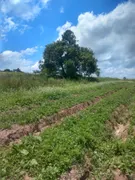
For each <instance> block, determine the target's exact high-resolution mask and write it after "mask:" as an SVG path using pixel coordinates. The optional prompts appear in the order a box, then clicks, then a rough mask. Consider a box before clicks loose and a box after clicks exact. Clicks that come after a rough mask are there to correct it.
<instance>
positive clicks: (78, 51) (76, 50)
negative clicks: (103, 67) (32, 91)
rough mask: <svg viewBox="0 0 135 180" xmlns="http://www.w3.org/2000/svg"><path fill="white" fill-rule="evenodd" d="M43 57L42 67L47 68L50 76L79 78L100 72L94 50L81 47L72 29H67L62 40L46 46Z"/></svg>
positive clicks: (42, 69)
mask: <svg viewBox="0 0 135 180" xmlns="http://www.w3.org/2000/svg"><path fill="white" fill-rule="evenodd" d="M43 59H44V61H43V62H40V69H41V71H44V70H45V71H46V73H47V75H48V76H58V75H59V76H62V77H64V78H77V77H78V76H87V77H88V76H90V75H91V74H93V73H97V72H99V69H98V68H97V60H96V59H95V57H94V53H93V51H92V50H91V49H88V48H84V47H79V45H78V44H77V42H76V37H75V35H74V33H73V32H72V31H71V30H67V31H66V32H65V33H64V34H63V35H62V39H61V40H58V41H56V42H53V43H51V44H49V45H47V46H46V48H45V50H44V53H43Z"/></svg>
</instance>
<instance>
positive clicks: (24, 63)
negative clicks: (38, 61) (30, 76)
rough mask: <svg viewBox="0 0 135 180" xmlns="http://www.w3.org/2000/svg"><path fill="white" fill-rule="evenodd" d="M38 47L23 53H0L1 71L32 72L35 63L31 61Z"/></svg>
mask: <svg viewBox="0 0 135 180" xmlns="http://www.w3.org/2000/svg"><path fill="white" fill-rule="evenodd" d="M37 50H38V47H37V46H35V47H32V48H27V49H25V50H22V51H19V52H18V51H10V50H7V51H4V52H2V53H0V69H1V70H4V69H7V68H8V69H16V68H20V69H21V70H22V71H25V72H32V70H33V65H34V64H33V61H32V60H31V59H30V56H32V55H33V54H34V53H36V52H37Z"/></svg>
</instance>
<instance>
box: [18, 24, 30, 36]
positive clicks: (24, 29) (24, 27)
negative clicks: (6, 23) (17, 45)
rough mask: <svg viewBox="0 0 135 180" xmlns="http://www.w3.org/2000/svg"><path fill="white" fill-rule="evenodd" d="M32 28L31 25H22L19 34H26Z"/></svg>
mask: <svg viewBox="0 0 135 180" xmlns="http://www.w3.org/2000/svg"><path fill="white" fill-rule="evenodd" d="M31 28H32V27H30V26H29V25H27V24H23V25H20V28H19V32H20V34H24V32H25V31H27V30H29V29H31Z"/></svg>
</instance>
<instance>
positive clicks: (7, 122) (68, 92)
mask: <svg viewBox="0 0 135 180" xmlns="http://www.w3.org/2000/svg"><path fill="white" fill-rule="evenodd" d="M9 74H10V73H9ZM9 74H5V75H9ZM5 75H3V76H5ZM21 76H22V79H24V82H23V83H24V84H22V85H21V86H18V87H17V88H15V89H14V88H13V89H10V88H8V87H7V89H6V88H5V89H6V90H5V91H2V89H3V88H4V85H3V86H2V88H1V93H0V128H8V127H10V126H11V125H13V124H16V123H17V124H27V123H32V122H36V121H39V120H40V119H41V118H43V117H46V116H49V115H51V114H54V113H57V112H58V111H60V110H61V109H64V108H68V107H71V106H73V105H75V104H79V103H81V102H85V101H88V100H92V99H94V97H96V96H101V95H103V94H104V93H106V92H108V91H113V90H116V89H119V88H121V87H124V86H126V84H125V83H121V84H120V85H119V84H118V83H117V81H112V83H111V82H110V81H105V82H95V83H91V82H89V81H86V80H82V81H77V82H74V81H69V80H68V81H65V80H53V79H50V80H45V79H44V86H43V84H42V83H43V82H42V83H41V84H40V85H42V86H39V85H37V81H38V78H40V77H39V76H38V75H30V76H28V75H27V74H26V75H23V74H19V75H18V79H17V74H14V73H13V74H12V76H11V77H10V78H11V80H12V81H13V82H14V81H15V82H19V79H20V77H21ZM27 76H28V79H27ZM1 77H2V76H1ZM14 77H15V78H14ZM33 78H35V81H34V79H33ZM41 80H42V81H43V79H42V77H41V79H40V81H41ZM12 81H11V82H12ZM40 81H39V83H40ZM46 81H48V84H47V82H46ZM29 82H30V83H33V86H31V88H30V89H28V88H24V87H25V86H26V84H25V83H27V84H28V85H29ZM108 82H109V84H108ZM34 83H35V84H34ZM45 83H46V85H45ZM1 84H2V82H1ZM6 84H8V80H7V83H6ZM15 84H16V83H15ZM8 85H9V86H10V84H8ZM23 86H24V87H23ZM34 86H36V87H34ZM22 87H23V88H22Z"/></svg>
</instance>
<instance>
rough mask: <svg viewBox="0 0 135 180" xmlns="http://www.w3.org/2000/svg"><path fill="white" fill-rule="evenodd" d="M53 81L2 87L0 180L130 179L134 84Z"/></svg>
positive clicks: (134, 164)
mask: <svg viewBox="0 0 135 180" xmlns="http://www.w3.org/2000/svg"><path fill="white" fill-rule="evenodd" d="M51 81H53V80H50V81H49V82H50V83H48V85H45V84H44V85H42V86H41V84H42V82H41V84H39V85H37V84H36V85H35V86H32V87H30V88H27V87H22V86H21V87H20V88H17V89H14V88H12V89H9V88H7V89H6V91H4V90H3V89H4V88H5V87H8V86H6V85H5V84H6V83H5V84H4V83H3V84H4V85H3V86H1V90H0V92H1V93H0V179H2V180H6V179H11V180H55V179H60V180H79V179H80V180H85V179H90V180H134V179H135V83H134V81H127V80H126V81H122V80H109V81H101V82H85V81H82V82H74V81H62V80H60V81H58V80H56V81H57V82H55V83H51ZM53 84H54V85H53ZM25 86H26V85H25ZM120 178H121V179H120Z"/></svg>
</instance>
